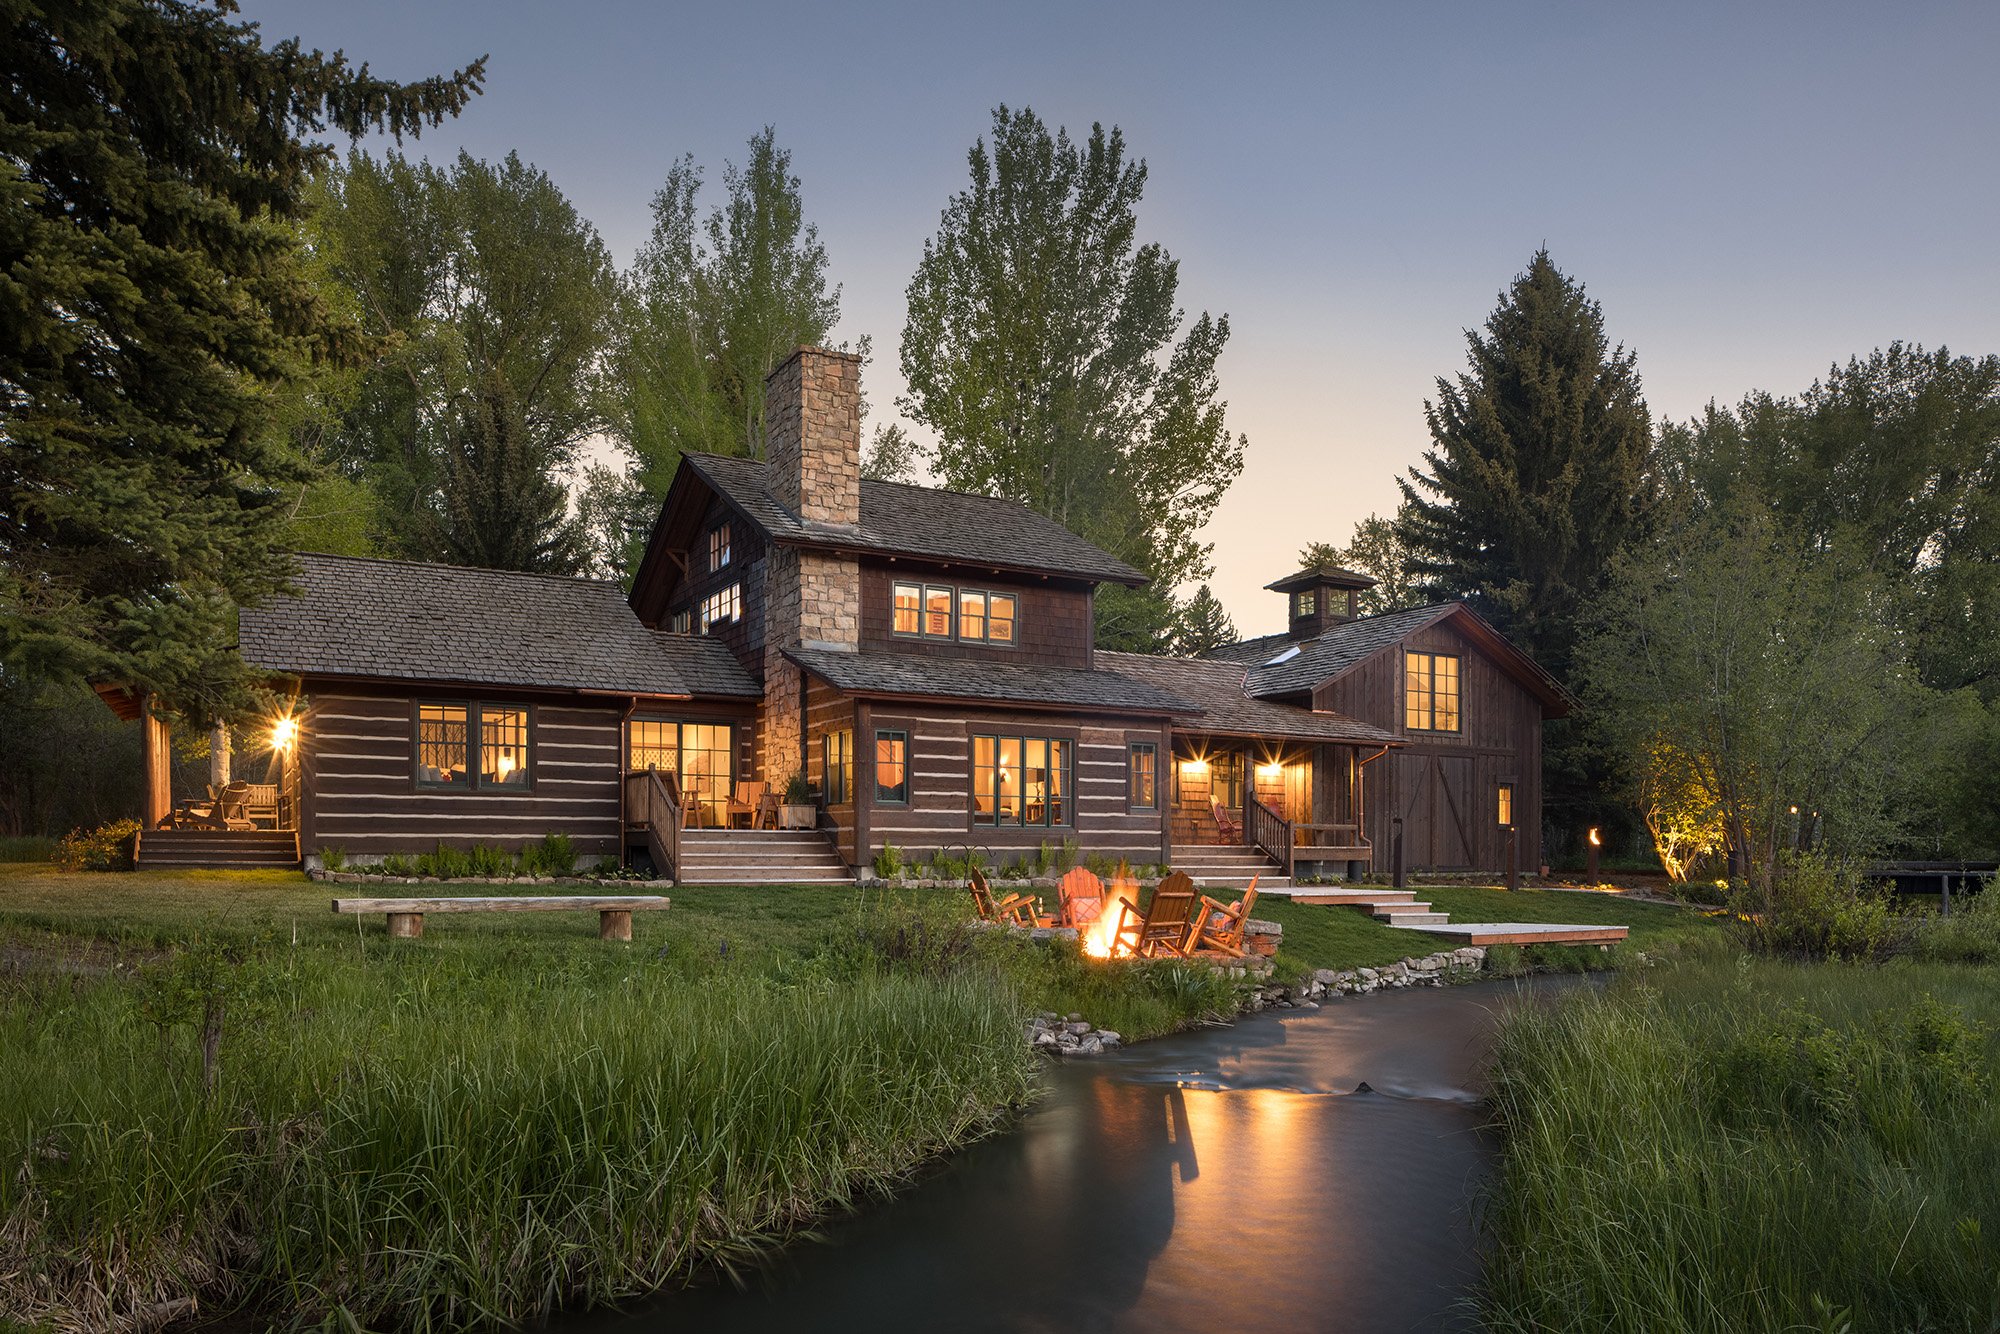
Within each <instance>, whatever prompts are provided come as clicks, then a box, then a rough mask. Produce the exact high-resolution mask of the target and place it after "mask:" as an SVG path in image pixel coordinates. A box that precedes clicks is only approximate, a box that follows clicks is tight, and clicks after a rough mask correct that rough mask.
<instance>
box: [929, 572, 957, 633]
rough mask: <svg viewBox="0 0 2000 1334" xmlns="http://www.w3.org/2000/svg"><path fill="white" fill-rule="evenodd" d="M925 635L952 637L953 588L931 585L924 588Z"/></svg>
mask: <svg viewBox="0 0 2000 1334" xmlns="http://www.w3.org/2000/svg"><path fill="white" fill-rule="evenodd" d="M924 637H925V638H927V639H950V638H951V590H950V589H949V588H939V587H937V586H936V585H931V586H929V587H927V588H925V589H924Z"/></svg>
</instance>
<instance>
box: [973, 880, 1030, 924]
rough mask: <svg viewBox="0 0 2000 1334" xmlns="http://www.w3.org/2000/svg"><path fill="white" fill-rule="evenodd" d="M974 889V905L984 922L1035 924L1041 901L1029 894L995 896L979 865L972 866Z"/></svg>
mask: <svg viewBox="0 0 2000 1334" xmlns="http://www.w3.org/2000/svg"><path fill="white" fill-rule="evenodd" d="M967 887H968V888H969V889H971V890H972V906H973V908H974V909H975V910H976V911H977V912H978V913H979V918H980V920H981V921H984V922H998V923H999V924H1000V925H1002V926H1034V925H1036V924H1037V923H1036V918H1037V916H1038V914H1037V913H1036V911H1035V910H1036V909H1037V908H1039V907H1040V906H1041V904H1040V903H1039V901H1037V900H1036V899H1034V898H1033V897H1031V896H1030V895H1027V894H1009V895H1008V896H1007V897H1006V898H1004V899H998V900H996V899H995V898H994V897H993V887H992V886H991V885H988V884H987V883H986V877H985V876H984V875H983V874H981V873H980V870H979V868H978V867H977V866H975V867H973V868H972V879H971V881H970V882H969V884H968V886H967Z"/></svg>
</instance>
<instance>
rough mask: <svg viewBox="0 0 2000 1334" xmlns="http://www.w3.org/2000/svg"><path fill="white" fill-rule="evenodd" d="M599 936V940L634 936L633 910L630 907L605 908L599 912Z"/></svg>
mask: <svg viewBox="0 0 2000 1334" xmlns="http://www.w3.org/2000/svg"><path fill="white" fill-rule="evenodd" d="M597 938H598V939H599V940H630V939H631V938H632V910H631V909H629V908H605V909H602V910H601V911H599V912H598V914H597Z"/></svg>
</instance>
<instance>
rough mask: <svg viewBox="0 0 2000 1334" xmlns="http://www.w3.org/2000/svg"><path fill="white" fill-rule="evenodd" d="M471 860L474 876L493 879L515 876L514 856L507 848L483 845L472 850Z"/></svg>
mask: <svg viewBox="0 0 2000 1334" xmlns="http://www.w3.org/2000/svg"><path fill="white" fill-rule="evenodd" d="M470 860H471V865H472V874H474V875H478V876H489V877H491V876H502V875H512V874H514V869H515V861H514V854H513V853H511V852H509V851H507V850H506V849H505V848H496V847H493V846H492V845H491V844H487V843H481V844H480V845H479V846H478V847H475V848H474V849H473V850H472V852H471V854H470Z"/></svg>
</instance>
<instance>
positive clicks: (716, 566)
mask: <svg viewBox="0 0 2000 1334" xmlns="http://www.w3.org/2000/svg"><path fill="white" fill-rule="evenodd" d="M729 557H730V551H729V525H728V524H726V523H725V524H720V525H718V526H716V527H714V528H711V529H709V532H708V570H709V573H710V574H713V573H715V572H716V571H717V570H720V569H722V568H723V567H724V566H726V565H728V564H729Z"/></svg>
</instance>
